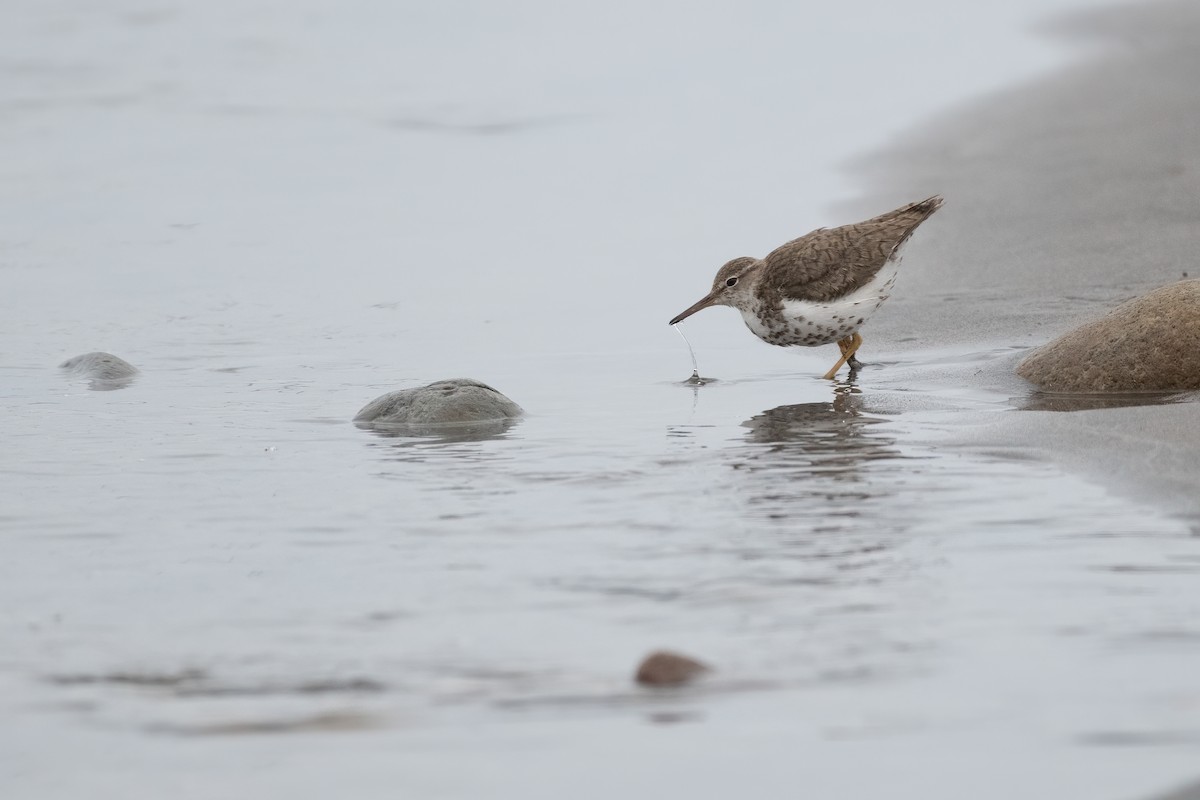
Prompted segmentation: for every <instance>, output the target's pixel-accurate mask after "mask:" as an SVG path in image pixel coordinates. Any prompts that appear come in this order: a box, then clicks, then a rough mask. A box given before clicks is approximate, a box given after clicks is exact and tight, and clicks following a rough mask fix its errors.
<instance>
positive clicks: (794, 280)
mask: <svg viewBox="0 0 1200 800" xmlns="http://www.w3.org/2000/svg"><path fill="white" fill-rule="evenodd" d="M941 205H942V198H940V197H937V196H934V197H930V198H929V199H927V200H920V201H918V202H916V203H910V204H908V205H906V206H904V207H903V208H897V209H896V210H895V211H889V212H887V213H886V214H880V215H879V216H878V217H875V218H873V219H869V220H866V221H865V222H856V223H853V224H851V225H843V226H841V227H840V228H818V229H817V230H815V231H813V232H812V233H809V234H806V235H804V236H801V237H800V238H799V239H793V240H792V241H790V242H788V243H787V244H785V245H782V246H780V247H777V248H775V249H774V250H772V251H771V252H770V253H769V254H768V255H767V257H766V258H764V259H763V261H764V262H765V265H766V266H765V267H764V268H763V272H762V277H761V278H760V280H759V283H758V286H757V287H756V289H757V294H758V296H759V298H760V299H761V300H763V301H764V302H765V303H767V304H768V305H769V306H770V307H778V304H779V301H780V300H782V299H784V298H794V299H800V300H810V301H815V302H828V301H831V300H836V299H837V298H839V297H842V296H844V295H846V294H849V293H850V292H852V291H854V290H855V289H857V288H858V287H860V286H862V285H863V284H865V283H867V282H868V281H870V280H871V278H872V277H874V276H875V273H877V272H879V270H880V268H881V267H883V265H884V264H886V263H887V262H888V259H890V258H891V257H892V256H893V255H895V253H896V249H897V248H898V247H900V245H902V244H904V242H905V241H906V240H907V239H908V237H909V236H911V235H912V233H913V231H915V230H916V229H917V226H918V225H920V224H921V223H922V222H924V221H925V220H927V219H929V216H930V215H931V214H933V212H935V211H937V210H938V208H940V207H941Z"/></svg>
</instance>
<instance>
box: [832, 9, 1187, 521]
mask: <svg viewBox="0 0 1200 800" xmlns="http://www.w3.org/2000/svg"><path fill="white" fill-rule="evenodd" d="M1050 32H1051V33H1052V34H1053V35H1058V36H1064V35H1065V36H1070V37H1073V38H1076V39H1080V38H1082V39H1084V40H1085V41H1086V42H1087V43H1088V44H1089V45H1091V46H1092V47H1093V49H1094V52H1093V53H1091V54H1089V55H1088V56H1086V57H1085V58H1084V59H1082V60H1081V62H1080V63H1079V64H1078V65H1076V66H1074V67H1072V68H1070V69H1068V70H1066V71H1063V72H1060V73H1057V74H1055V75H1053V76H1051V77H1048V78H1046V79H1043V80H1041V81H1037V82H1034V83H1032V84H1030V85H1026V86H1023V87H1018V88H1016V89H1013V90H1011V91H1007V92H1004V93H1001V94H997V95H994V96H990V97H986V98H984V99H982V100H979V101H977V102H975V103H973V104H971V105H970V106H968V107H966V108H962V109H959V110H957V111H954V112H952V113H949V114H946V115H944V116H942V117H941V118H937V119H935V120H933V121H931V122H930V123H929V124H927V125H925V126H923V127H921V128H920V129H918V130H916V131H913V132H912V133H911V134H909V135H908V136H906V137H904V138H903V139H902V140H900V141H899V142H898V143H897V144H896V145H895V146H894V147H893V148H892V149H890V150H888V151H885V152H883V153H879V154H876V155H874V156H872V157H870V158H867V159H864V160H862V161H860V162H859V163H857V164H856V165H854V168H855V169H856V170H858V171H861V172H862V173H863V174H864V175H865V177H866V178H867V179H868V181H869V182H870V183H871V184H872V185H874V186H877V187H879V190H878V191H876V192H873V193H872V194H871V195H870V197H868V198H866V199H864V201H863V202H861V203H855V204H854V207H853V208H852V209H847V214H848V215H849V216H851V217H853V216H854V215H855V214H869V213H876V211H877V210H878V209H880V208H889V207H891V206H892V205H894V204H895V203H897V202H901V201H904V200H906V199H910V198H913V197H922V196H924V195H927V194H932V193H934V192H939V193H942V194H944V195H945V196H946V198H947V205H946V208H945V209H944V210H943V211H942V212H941V214H939V217H938V219H937V220H935V223H934V224H930V225H928V226H927V229H923V230H922V238H921V239H920V241H919V243H916V244H914V246H913V249H912V251H911V255H910V257H909V259H908V260H907V261H906V266H908V267H909V268H908V269H907V270H906V271H905V274H904V278H903V282H902V284H901V285H900V287H899V289H898V291H897V294H896V295H895V297H894V298H893V303H894V304H893V305H892V306H891V307H890V309H889V313H886V314H883V315H881V316H880V318H879V319H878V321H877V324H876V325H874V326H873V329H872V330H871V331H869V332H868V334H869V335H870V337H871V340H872V343H873V344H874V345H875V346H877V347H891V348H892V349H894V350H897V351H899V350H907V351H911V350H913V349H922V348H934V347H942V346H946V345H954V346H956V347H962V348H982V347H986V348H989V349H996V348H1005V347H1013V348H1027V347H1031V346H1036V345H1040V344H1042V343H1044V342H1046V341H1048V340H1050V339H1051V338H1053V337H1054V336H1056V335H1058V334H1060V333H1062V332H1063V331H1065V330H1067V329H1069V328H1071V327H1072V326H1074V325H1076V324H1078V323H1079V322H1081V321H1082V320H1084V319H1087V318H1090V317H1093V316H1096V315H1098V314H1100V313H1103V312H1104V311H1105V310H1107V309H1109V308H1112V307H1114V306H1116V305H1117V304H1119V303H1120V302H1122V301H1124V300H1126V299H1128V298H1130V297H1133V296H1136V295H1139V294H1142V293H1143V292H1146V291H1148V290H1150V289H1153V288H1155V287H1158V286H1162V285H1164V284H1167V283H1170V282H1172V281H1175V280H1178V279H1180V278H1181V277H1182V276H1184V275H1185V274H1186V275H1190V276H1191V277H1196V276H1198V275H1200V258H1197V256H1196V254H1197V253H1198V252H1200V226H1198V225H1197V209H1198V208H1200V205H1198V202H1200V201H1198V200H1197V198H1200V136H1197V131H1200V84H1198V83H1197V81H1196V76H1197V75H1200V49H1197V48H1196V47H1195V42H1196V41H1197V40H1198V38H1200V5H1197V4H1195V3H1193V2H1189V1H1188V0H1183V1H1182V2H1180V1H1178V0H1175V1H1173V2H1161V3H1150V4H1139V5H1133V6H1124V7H1118V8H1114V9H1110V10H1105V11H1103V12H1098V13H1097V12H1093V13H1090V14H1085V15H1082V16H1075V17H1071V18H1068V19H1065V20H1061V21H1058V22H1056V23H1054V24H1053V25H1052V26H1050ZM885 342H887V343H890V344H885ZM900 359H901V360H903V356H902V355H901V356H900ZM998 362H999V363H993V364H991V365H989V366H986V367H984V368H982V369H980V368H979V365H978V364H975V365H972V367H971V369H970V371H969V372H962V371H960V372H959V373H958V374H957V375H956V374H955V373H954V371H953V370H950V371H948V372H947V373H946V374H945V375H943V376H942V377H944V378H945V379H947V380H959V379H961V380H964V381H968V382H974V383H979V382H980V381H983V382H986V383H989V384H990V385H991V386H992V387H993V388H999V389H1000V390H1001V391H1009V392H1013V393H1014V394H1015V395H1017V396H1020V395H1022V394H1023V393H1027V392H1029V391H1030V388H1029V387H1028V386H1027V385H1025V384H1023V382H1021V381H1020V380H1019V379H1015V378H1013V377H1012V376H1011V372H1010V370H1011V368H1012V366H1013V364H1014V363H1015V359H1014V358H1013V357H1008V358H1003V359H999V360H998ZM1034 405H1036V404H1034ZM979 436H980V439H979V443H980V444H981V445H985V446H1000V445H1003V446H1006V447H1012V446H1016V447H1020V448H1025V449H1032V450H1034V451H1036V452H1038V453H1040V454H1042V455H1044V456H1047V457H1049V458H1052V459H1054V460H1056V461H1058V462H1060V463H1062V464H1065V465H1068V466H1070V467H1072V468H1077V469H1079V470H1082V471H1084V472H1086V473H1087V474H1089V475H1091V476H1094V477H1096V478H1098V479H1100V480H1102V481H1103V482H1104V483H1105V484H1106V485H1108V486H1110V487H1111V488H1113V489H1114V490H1116V491H1119V492H1122V493H1125V494H1129V495H1132V496H1136V497H1140V498H1146V499H1151V500H1153V501H1154V502H1157V503H1160V504H1163V505H1165V506H1167V507H1168V508H1169V509H1170V510H1172V511H1174V512H1177V513H1180V514H1184V515H1188V516H1197V515H1200V404H1198V403H1194V402H1190V403H1180V404H1173V405H1143V406H1135V407H1123V408H1107V409H1100V410H1088V411H1076V412H1073V413H1054V412H1052V411H1022V412H1019V413H1013V414H1008V415H1003V419H1002V420H1001V421H1000V422H999V423H995V424H991V425H988V426H985V430H983V431H981V432H980V434H979Z"/></svg>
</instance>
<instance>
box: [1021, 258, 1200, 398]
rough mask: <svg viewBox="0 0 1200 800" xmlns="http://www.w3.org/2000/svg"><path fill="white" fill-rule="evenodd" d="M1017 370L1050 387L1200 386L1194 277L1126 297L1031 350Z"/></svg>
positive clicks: (1198, 297) (1199, 295)
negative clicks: (1121, 302)
mask: <svg viewBox="0 0 1200 800" xmlns="http://www.w3.org/2000/svg"><path fill="white" fill-rule="evenodd" d="M1017 374H1018V375H1020V376H1021V377H1022V378H1025V379H1026V380H1027V381H1030V382H1031V383H1034V384H1037V386H1038V387H1039V388H1041V389H1044V390H1046V391H1051V392H1148V391H1159V392H1163V391H1188V390H1192V389H1200V280H1188V281H1180V282H1178V283H1174V284H1171V285H1170V286H1164V287H1163V288H1161V289H1156V290H1155V291H1153V292H1150V293H1149V294H1147V295H1143V296H1142V297H1138V298H1136V299H1134V300H1130V301H1129V302H1128V303H1125V304H1124V305H1121V306H1119V307H1117V308H1116V309H1114V310H1113V311H1111V312H1109V313H1108V314H1107V315H1106V316H1104V317H1101V318H1100V319H1098V320H1095V321H1093V322H1088V323H1086V324H1084V325H1081V326H1079V327H1078V328H1076V329H1075V330H1073V331H1070V332H1068V333H1066V334H1064V335H1062V336H1060V337H1059V338H1058V339H1055V340H1054V341H1053V342H1050V343H1049V344H1046V345H1043V346H1042V347H1039V348H1038V349H1037V350H1035V351H1033V353H1032V354H1030V355H1029V356H1028V357H1027V358H1026V359H1025V360H1024V361H1022V362H1021V363H1020V365H1018V367H1017Z"/></svg>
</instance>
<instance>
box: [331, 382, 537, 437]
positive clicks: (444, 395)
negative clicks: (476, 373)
mask: <svg viewBox="0 0 1200 800" xmlns="http://www.w3.org/2000/svg"><path fill="white" fill-rule="evenodd" d="M523 413H524V412H523V411H522V410H521V407H520V406H518V405H517V404H516V403H514V402H513V401H512V400H509V399H508V398H507V397H505V396H504V395H503V394H501V393H500V392H498V391H496V390H495V389H493V388H492V387H491V386H488V385H487V384H486V383H480V382H479V381H475V380H471V379H469V378H450V379H447V380H443V381H436V382H434V383H431V384H429V385H428V386H419V387H417V388H415V389H400V390H398V391H395V392H388V393H387V394H385V395H382V396H380V397H377V398H375V399H374V400H372V401H371V402H370V403H368V404H367V405H366V406H364V407H363V408H362V410H360V411H359V412H358V413H357V414H356V415H355V416H354V421H355V422H356V423H360V424H364V423H365V424H368V425H413V426H430V425H454V424H465V423H481V422H495V421H497V420H511V419H516V418H517V417H519V416H521V415H522V414H523Z"/></svg>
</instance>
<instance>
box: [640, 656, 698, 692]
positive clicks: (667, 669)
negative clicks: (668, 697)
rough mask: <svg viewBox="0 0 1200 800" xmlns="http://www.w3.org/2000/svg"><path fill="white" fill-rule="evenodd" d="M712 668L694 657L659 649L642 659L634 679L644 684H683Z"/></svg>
mask: <svg viewBox="0 0 1200 800" xmlns="http://www.w3.org/2000/svg"><path fill="white" fill-rule="evenodd" d="M710 669H711V667H709V666H708V665H707V664H702V663H701V662H699V661H697V660H696V659H694V658H688V657H687V656H681V655H680V654H679V653H672V652H670V651H668V650H658V651H656V652H653V653H651V654H650V655H648V656H646V657H645V658H644V659H642V663H641V664H640V665H638V668H637V674H636V675H635V676H634V680H635V681H637V682H638V683H640V684H642V685H643V686H682V685H683V684H685V683H688V682H690V681H693V680H695V679H696V678H698V677H700V676H701V675H703V674H704V673H705V672H708V671H709V670H710Z"/></svg>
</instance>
